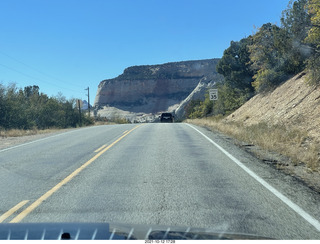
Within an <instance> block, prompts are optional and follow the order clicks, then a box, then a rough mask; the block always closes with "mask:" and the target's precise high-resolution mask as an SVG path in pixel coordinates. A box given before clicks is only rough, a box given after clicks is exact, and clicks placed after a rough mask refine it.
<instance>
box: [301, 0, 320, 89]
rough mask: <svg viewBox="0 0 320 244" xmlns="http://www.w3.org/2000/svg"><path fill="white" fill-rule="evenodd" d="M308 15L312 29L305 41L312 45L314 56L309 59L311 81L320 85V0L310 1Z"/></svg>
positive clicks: (308, 66)
mask: <svg viewBox="0 0 320 244" xmlns="http://www.w3.org/2000/svg"><path fill="white" fill-rule="evenodd" d="M308 13H309V14H310V16H311V28H310V29H309V32H308V35H307V37H306V39H305V41H306V42H307V43H309V44H310V45H311V48H312V55H311V57H310V58H309V59H308V63H307V68H308V71H309V81H310V82H311V83H312V84H319V83H320V78H319V77H320V0H309V5H308Z"/></svg>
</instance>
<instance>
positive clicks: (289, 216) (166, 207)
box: [0, 123, 320, 239]
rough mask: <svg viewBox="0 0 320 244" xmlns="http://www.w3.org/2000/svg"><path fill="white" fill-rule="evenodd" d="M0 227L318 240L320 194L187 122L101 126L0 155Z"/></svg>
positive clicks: (33, 143)
mask: <svg viewBox="0 0 320 244" xmlns="http://www.w3.org/2000/svg"><path fill="white" fill-rule="evenodd" d="M0 195H1V198H0V223H1V222H2V223H19V222H23V223H29V222H117V223H126V224H128V223H131V224H146V225H149V224H150V225H169V226H191V227H199V228H210V229H212V230H216V231H221V232H233V233H246V234H255V235H260V236H265V237H270V238H275V239H320V196H319V194H316V193H314V192H313V191H312V190H310V189H309V188H308V187H306V186H303V185H302V184H301V183H299V182H297V181H296V180H295V179H294V178H292V177H290V176H286V175H284V174H283V173H281V172H278V171H277V170H275V169H273V168H271V167H270V166H268V165H266V164H263V163H261V162H260V161H259V160H257V159H255V158H254V157H253V156H251V155H249V154H248V153H246V152H244V151H243V150H242V149H240V148H238V147H237V146H235V145H233V144H232V143H231V142H230V141H229V140H228V139H227V138H226V137H224V136H222V135H220V134H217V133H213V132H210V131H208V130H206V129H204V128H200V127H196V126H190V125H188V124H185V123H174V124H160V123H158V124H127V125H105V126H95V127H87V128H81V129H75V130H71V131H68V132H65V133H60V134H56V135H54V136H49V137H45V138H42V139H41V140H38V141H32V142H29V143H26V144H21V145H18V146H15V147H12V148H7V149H4V150H0Z"/></svg>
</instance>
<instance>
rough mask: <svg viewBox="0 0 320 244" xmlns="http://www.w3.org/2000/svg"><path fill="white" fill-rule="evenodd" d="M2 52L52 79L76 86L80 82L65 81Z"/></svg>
mask: <svg viewBox="0 0 320 244" xmlns="http://www.w3.org/2000/svg"><path fill="white" fill-rule="evenodd" d="M0 53H1V54H2V55H4V56H6V57H8V58H11V59H12V60H14V61H16V62H17V63H20V64H22V65H24V66H26V67H28V68H29V69H31V70H34V71H36V72H38V73H40V74H42V75H44V76H47V77H49V78H51V79H54V80H57V81H60V82H63V83H69V84H71V85H74V86H77V85H78V84H72V83H70V82H66V81H64V80H61V79H59V78H57V77H55V76H52V75H50V74H47V73H45V72H43V71H41V70H39V69H37V68H35V67H32V66H31V65H29V64H26V63H24V62H22V61H21V60H18V59H16V58H14V57H12V56H10V55H8V54H6V53H4V52H3V51H0Z"/></svg>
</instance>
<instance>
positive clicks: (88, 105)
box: [85, 86, 90, 117]
mask: <svg viewBox="0 0 320 244" xmlns="http://www.w3.org/2000/svg"><path fill="white" fill-rule="evenodd" d="M85 90H88V95H87V96H88V111H89V117H90V95H89V86H88V88H86V89H85Z"/></svg>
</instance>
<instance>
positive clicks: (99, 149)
mask: <svg viewBox="0 0 320 244" xmlns="http://www.w3.org/2000/svg"><path fill="white" fill-rule="evenodd" d="M106 146H107V144H105V145H103V146H101V147H99V148H98V149H97V150H95V151H94V152H95V153H97V152H99V151H101V150H102V149H103V148H105V147H106Z"/></svg>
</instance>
